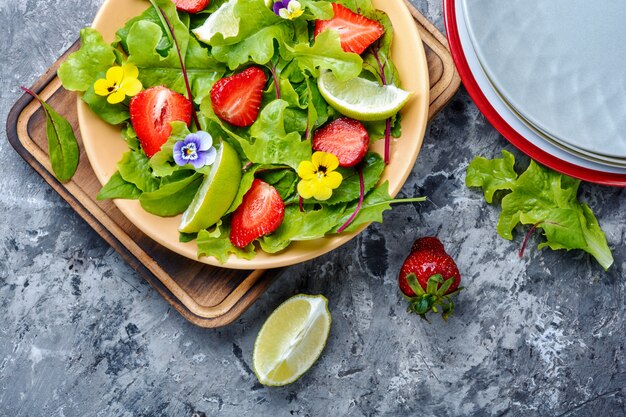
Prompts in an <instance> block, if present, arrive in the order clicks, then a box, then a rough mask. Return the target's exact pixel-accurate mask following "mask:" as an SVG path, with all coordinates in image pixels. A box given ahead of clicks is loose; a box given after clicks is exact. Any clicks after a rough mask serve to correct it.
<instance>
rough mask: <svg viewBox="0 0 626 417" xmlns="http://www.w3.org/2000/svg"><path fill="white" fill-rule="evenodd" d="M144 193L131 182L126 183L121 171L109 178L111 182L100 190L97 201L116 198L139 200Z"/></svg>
mask: <svg viewBox="0 0 626 417" xmlns="http://www.w3.org/2000/svg"><path fill="white" fill-rule="evenodd" d="M141 193H142V191H141V190H140V189H139V188H137V186H136V185H135V184H133V183H131V182H128V181H124V178H122V176H121V175H120V172H119V171H115V174H113V175H112V176H111V178H109V181H108V182H107V183H106V184H105V185H104V187H102V188H101V189H100V191H99V192H98V195H97V196H96V199H97V200H108V199H114V198H123V199H126V200H137V199H138V198H139V196H141Z"/></svg>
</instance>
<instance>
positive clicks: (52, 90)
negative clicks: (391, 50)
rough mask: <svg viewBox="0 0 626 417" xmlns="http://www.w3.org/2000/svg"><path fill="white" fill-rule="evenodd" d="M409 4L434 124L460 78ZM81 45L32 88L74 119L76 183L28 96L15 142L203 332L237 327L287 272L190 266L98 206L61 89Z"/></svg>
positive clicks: (441, 42)
mask: <svg viewBox="0 0 626 417" xmlns="http://www.w3.org/2000/svg"><path fill="white" fill-rule="evenodd" d="M405 1H406V0H405ZM406 3H407V6H408V7H409V10H410V11H411V14H412V15H413V17H414V18H415V22H416V24H417V27H418V29H419V32H420V35H421V37H422V40H423V42H424V46H425V49H426V57H427V60H428V66H429V73H430V88H431V90H430V114H429V117H431V118H432V117H433V116H434V115H435V114H436V113H437V112H438V111H439V110H441V109H442V108H443V106H444V105H445V104H446V103H447V102H448V101H449V100H450V99H451V98H452V96H453V95H454V94H455V92H456V91H457V90H458V88H459V86H460V78H459V76H458V74H457V73H456V70H455V67H454V64H453V62H452V58H451V57H450V53H449V51H448V45H447V41H446V39H445V37H444V36H443V35H442V34H441V33H440V32H439V31H438V30H437V29H436V28H435V27H434V26H433V25H432V24H431V23H430V22H428V21H427V20H426V18H424V16H422V15H421V14H420V13H419V12H418V11H417V10H415V8H414V7H413V6H412V5H411V4H410V3H408V1H407V2H406ZM78 46H79V45H78V42H77V43H75V44H74V45H73V46H72V47H71V48H70V49H69V50H68V51H67V52H65V54H63V56H62V57H61V58H59V60H58V61H57V62H56V63H55V64H54V65H53V66H52V67H50V68H49V69H48V71H47V72H46V73H45V74H44V75H43V76H42V77H41V78H40V79H39V80H38V81H37V82H36V83H35V85H34V86H33V87H32V90H33V91H35V92H37V93H38V94H40V95H41V96H42V98H43V99H44V100H46V101H47V102H48V103H49V104H50V105H52V107H54V108H55V109H56V110H57V111H58V112H59V113H60V114H62V115H63V116H64V117H66V118H67V119H68V121H69V122H70V123H71V124H72V127H73V128H74V131H75V132H76V134H77V139H78V142H79V147H80V149H81V155H80V164H79V166H78V170H77V172H76V174H75V175H74V177H73V179H72V180H71V181H70V182H68V183H66V184H61V183H60V182H58V181H57V180H56V178H55V177H54V175H53V174H52V169H51V167H50V162H49V158H48V154H47V152H48V151H47V149H48V146H47V139H46V134H45V116H44V113H43V112H42V110H41V107H40V105H39V104H38V103H37V102H36V101H34V100H33V99H32V98H31V97H30V96H28V95H26V94H25V95H24V96H22V97H21V98H20V99H19V100H18V101H17V102H16V103H15V105H14V106H13V108H12V110H11V112H10V114H9V117H8V119H7V136H8V138H9V142H10V143H11V145H13V147H14V148H15V150H16V151H17V152H18V153H19V154H20V155H21V156H22V158H24V160H25V161H26V162H27V163H28V164H29V165H30V166H31V167H33V169H34V170H35V171H37V173H38V174H39V175H41V176H42V177H43V179H44V180H46V182H47V183H48V184H50V186H51V187H52V188H53V189H54V190H55V191H56V192H57V193H58V194H59V195H60V196H61V197H63V198H64V199H65V201H67V202H68V204H69V205H70V206H71V207H72V208H73V209H74V210H75V211H76V212H77V213H78V214H79V215H80V216H81V217H82V218H83V219H84V220H85V221H86V222H87V223H89V225H90V226H91V227H92V228H93V229H94V230H95V231H96V232H97V233H98V234H99V235H100V236H102V237H103V238H104V240H106V241H107V242H108V243H109V244H110V245H111V246H112V247H113V248H114V249H115V250H116V251H117V252H118V253H119V254H120V255H121V256H122V257H123V258H124V259H125V260H126V261H127V262H128V263H129V265H130V266H131V267H132V268H134V269H135V270H136V271H137V272H139V273H140V274H141V275H142V276H143V277H144V278H145V279H146V280H147V281H148V282H149V283H150V284H151V285H152V286H153V287H154V288H155V289H156V290H157V291H158V292H159V293H160V294H161V295H162V296H163V297H164V298H165V299H166V300H167V301H168V302H169V303H170V304H171V305H172V306H173V307H174V308H175V309H176V310H178V312H180V314H182V315H183V316H184V317H185V318H186V319H187V320H189V321H191V322H192V323H194V324H196V325H198V326H202V327H220V326H224V325H226V324H228V323H230V322H232V321H233V320H235V319H236V318H237V317H239V316H240V315H241V314H242V313H243V312H244V311H245V310H246V309H247V308H248V307H249V306H250V305H251V304H252V303H253V302H254V301H255V300H256V299H257V298H258V297H259V296H260V295H261V294H263V292H264V291H265V290H266V288H267V287H268V286H269V285H270V284H271V283H272V282H273V281H274V280H275V279H276V278H277V277H278V276H279V275H280V273H281V272H282V271H283V269H274V270H253V271H241V270H231V269H225V268H219V267H214V266H209V265H205V264H202V263H200V262H189V260H188V259H187V258H184V257H182V256H180V255H177V254H175V253H174V252H171V251H169V250H168V249H166V248H164V247H163V246H161V245H159V244H157V243H156V242H154V241H153V240H151V239H150V238H148V237H147V236H146V235H144V234H143V233H142V232H141V231H140V230H139V229H137V228H136V227H135V226H133V224H132V223H130V222H129V221H128V220H127V219H126V218H125V217H124V216H123V215H122V213H121V212H120V211H119V210H118V209H117V208H116V207H115V205H114V204H113V203H112V202H111V201H97V200H96V199H95V196H96V194H97V193H98V191H99V190H100V186H101V185H100V182H99V181H98V179H97V178H96V176H95V174H94V172H93V171H92V169H91V166H90V165H89V160H88V159H87V156H86V155H85V153H84V149H83V147H82V141H81V137H80V131H79V129H78V118H77V114H76V94H75V93H73V92H68V91H66V90H65V89H63V88H62V87H61V82H60V80H59V79H58V78H57V76H56V70H57V68H58V66H59V65H60V63H61V62H63V60H64V59H65V58H66V57H67V55H68V54H70V53H72V52H74V51H75V50H76V49H77V48H78Z"/></svg>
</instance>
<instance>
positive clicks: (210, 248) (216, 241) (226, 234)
mask: <svg viewBox="0 0 626 417" xmlns="http://www.w3.org/2000/svg"><path fill="white" fill-rule="evenodd" d="M196 243H197V244H198V256H199V257H200V256H202V255H205V256H214V257H215V258H216V259H217V260H218V261H220V262H221V263H225V262H226V261H228V258H229V256H230V255H231V254H233V255H236V256H237V257H238V258H242V259H252V258H254V257H255V256H256V252H254V246H253V245H252V244H250V245H248V246H247V247H245V248H244V249H239V248H237V247H235V246H233V244H232V243H231V241H230V227H228V226H225V225H223V224H221V222H220V223H218V224H217V226H215V228H214V229H213V230H212V231H207V230H201V231H200V233H198V238H197V240H196Z"/></svg>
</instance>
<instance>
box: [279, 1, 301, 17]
mask: <svg viewBox="0 0 626 417" xmlns="http://www.w3.org/2000/svg"><path fill="white" fill-rule="evenodd" d="M273 9H274V13H276V14H277V15H278V16H280V17H282V18H283V19H289V20H293V19H297V18H298V17H300V16H302V13H304V10H303V9H302V5H301V4H300V2H299V1H297V0H278V1H275V2H274V7H273Z"/></svg>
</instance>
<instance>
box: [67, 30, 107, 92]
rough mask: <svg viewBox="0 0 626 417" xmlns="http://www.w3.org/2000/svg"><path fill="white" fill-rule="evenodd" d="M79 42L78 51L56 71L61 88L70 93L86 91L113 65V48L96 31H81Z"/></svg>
mask: <svg viewBox="0 0 626 417" xmlns="http://www.w3.org/2000/svg"><path fill="white" fill-rule="evenodd" d="M80 41H81V47H80V49H79V50H78V51H76V52H74V53H73V54H71V55H70V56H68V57H67V59H66V60H65V62H63V63H62V64H61V66H60V67H59V70H58V71H57V74H58V76H59V78H60V79H61V82H62V83H63V87H64V88H65V89H67V90H70V91H86V90H88V89H89V88H90V87H92V86H93V83H94V82H95V81H96V80H97V79H98V78H100V76H101V75H104V73H105V72H106V71H107V70H108V69H109V68H110V67H111V66H112V65H113V64H114V63H115V54H114V53H113V47H112V46H111V45H109V44H108V43H106V42H105V41H104V39H103V38H102V35H101V34H100V32H98V31H97V30H95V29H92V28H84V29H81V31H80Z"/></svg>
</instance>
